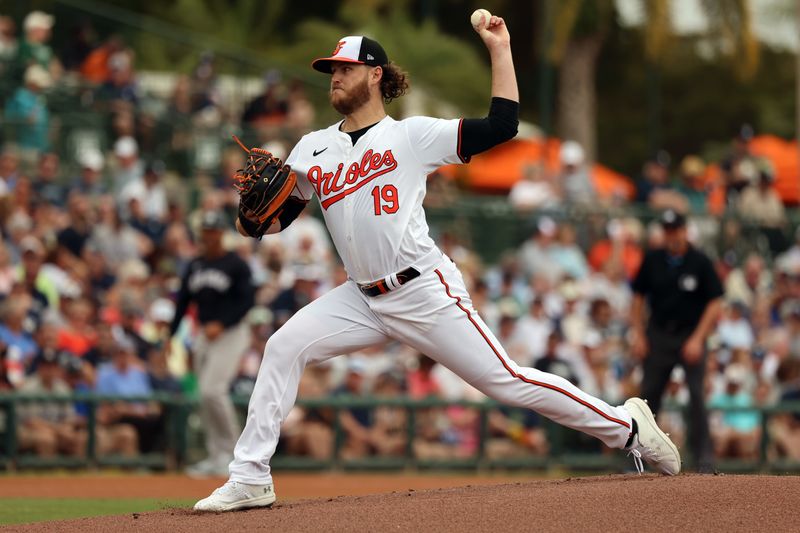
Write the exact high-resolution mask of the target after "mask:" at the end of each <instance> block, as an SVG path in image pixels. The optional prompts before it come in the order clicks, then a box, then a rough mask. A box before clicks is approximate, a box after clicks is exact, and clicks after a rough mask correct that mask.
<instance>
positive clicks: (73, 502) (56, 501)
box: [0, 498, 194, 525]
mask: <svg viewBox="0 0 800 533" xmlns="http://www.w3.org/2000/svg"><path fill="white" fill-rule="evenodd" d="M193 504H194V500H180V499H177V500H172V499H170V500H164V499H157V498H125V499H99V498H98V499H88V498H4V499H2V500H0V525H7V524H23V523H26V522H40V521H43V520H65V519H69V518H81V517H88V516H103V515H116V514H126V513H141V512H144V511H157V510H160V509H168V508H171V507H190V506H191V505H193Z"/></svg>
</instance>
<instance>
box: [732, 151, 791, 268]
mask: <svg viewBox="0 0 800 533" xmlns="http://www.w3.org/2000/svg"><path fill="white" fill-rule="evenodd" d="M758 173H759V177H758V180H757V183H756V184H755V185H754V186H752V187H747V188H745V189H744V190H743V191H741V193H740V194H739V201H738V203H737V204H736V211H737V212H738V213H739V215H741V217H742V218H744V219H745V220H746V221H748V222H750V223H751V224H755V225H756V226H758V228H759V229H760V230H761V233H762V234H764V236H765V237H766V238H767V240H768V242H769V247H770V251H771V252H772V253H774V254H778V253H781V252H783V251H784V250H786V248H788V243H787V242H786V237H785V236H784V234H783V228H784V227H786V210H785V209H784V207H783V201H782V200H781V198H780V196H778V193H777V191H776V190H775V188H774V187H773V184H774V181H775V178H774V176H773V171H772V169H770V168H767V167H766V166H765V165H762V168H760V169H759V171H758Z"/></svg>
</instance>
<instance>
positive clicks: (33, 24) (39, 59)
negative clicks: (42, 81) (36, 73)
mask: <svg viewBox="0 0 800 533" xmlns="http://www.w3.org/2000/svg"><path fill="white" fill-rule="evenodd" d="M54 23H55V18H54V17H53V16H52V15H48V14H47V13H44V12H42V11H31V12H30V13H28V15H27V16H26V17H25V20H24V21H23V23H22V28H23V30H24V32H25V35H24V37H23V38H22V39H21V40H20V42H19V46H18V48H17V57H16V65H17V68H16V71H17V74H18V75H21V74H22V73H23V72H25V70H26V69H27V68H28V67H30V66H32V65H36V66H38V67H41V68H42V69H44V71H45V72H47V73H48V74H50V75H52V76H53V77H54V78H56V79H57V78H58V77H60V75H61V70H62V68H61V64H60V63H59V62H58V59H57V58H56V57H55V55H54V54H53V49H52V48H51V47H50V44H49V42H50V37H51V36H52V29H53V24H54Z"/></svg>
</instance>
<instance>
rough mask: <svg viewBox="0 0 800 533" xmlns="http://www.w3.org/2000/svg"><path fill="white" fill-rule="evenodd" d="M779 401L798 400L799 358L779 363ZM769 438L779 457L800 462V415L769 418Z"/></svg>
mask: <svg viewBox="0 0 800 533" xmlns="http://www.w3.org/2000/svg"><path fill="white" fill-rule="evenodd" d="M778 380H779V383H780V399H781V401H789V402H796V401H798V400H800V358H798V357H795V358H792V359H786V360H784V361H783V362H781V365H780V367H779V369H778ZM769 430H770V437H771V439H772V440H773V442H774V447H775V449H776V450H777V452H778V455H779V456H780V457H785V458H787V459H790V460H794V461H797V460H800V414H799V413H785V414H778V415H776V416H773V417H771V418H770V425H769Z"/></svg>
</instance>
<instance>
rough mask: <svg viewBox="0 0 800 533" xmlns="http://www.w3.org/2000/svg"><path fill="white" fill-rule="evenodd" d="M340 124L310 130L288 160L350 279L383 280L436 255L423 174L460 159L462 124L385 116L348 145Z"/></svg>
mask: <svg viewBox="0 0 800 533" xmlns="http://www.w3.org/2000/svg"><path fill="white" fill-rule="evenodd" d="M340 124H341V123H340V122H337V123H336V124H334V125H332V126H331V127H329V128H326V129H324V130H319V131H315V132H312V133H309V134H308V135H306V136H305V137H303V138H302V139H301V140H300V142H299V143H298V144H297V145H296V146H295V147H294V149H293V150H292V153H291V154H289V157H288V158H287V160H286V163H287V164H289V165H291V167H292V169H294V171H295V172H297V183H298V185H297V187H298V189H299V192H300V194H301V195H302V197H303V198H304V199H306V200H308V199H310V198H311V196H312V195H313V194H314V193H316V195H317V198H318V199H319V202H320V206H321V207H322V214H323V216H324V217H325V223H326V224H327V226H328V230H329V231H330V234H331V238H332V239H333V242H334V244H335V245H336V249H337V250H338V252H339V256H340V257H341V258H342V262H343V263H344V266H345V269H346V270H347V273H348V274H349V275H350V277H351V278H352V279H353V280H354V281H356V282H358V283H366V282H371V281H375V280H378V279H382V278H384V277H385V276H387V275H390V274H393V273H395V272H398V271H400V270H403V269H405V268H408V267H410V266H414V267H415V268H417V270H420V271H424V270H425V269H426V267H427V266H430V265H433V264H434V263H435V262H436V261H438V260H439V259H440V258H441V252H439V250H438V248H437V247H436V245H435V244H434V242H433V240H432V239H431V238H430V236H429V235H428V224H427V222H426V221H425V212H424V211H423V208H422V200H423V198H425V187H426V179H427V176H428V174H430V173H431V172H433V171H434V170H436V169H437V168H438V167H440V166H441V165H444V164H449V163H459V162H463V160H462V158H461V157H460V156H459V153H458V152H459V146H460V142H459V141H460V130H461V121H460V120H443V119H434V118H429V117H413V118H408V119H405V120H400V121H397V120H394V119H392V118H391V117H389V116H387V117H385V118H384V119H383V120H381V121H380V122H378V123H377V124H376V125H375V126H373V127H372V128H370V129H369V130H368V131H367V132H366V133H365V134H364V135H363V136H361V137H360V138H359V139H358V141H357V142H356V143H355V145H353V143H352V141H351V138H350V136H349V135H348V134H347V133H344V132H342V131H340V130H339V126H340Z"/></svg>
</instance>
